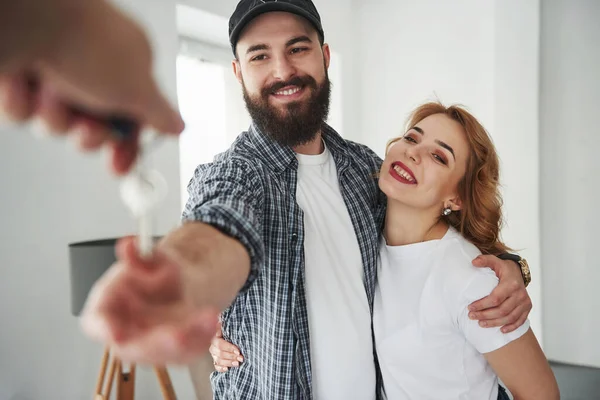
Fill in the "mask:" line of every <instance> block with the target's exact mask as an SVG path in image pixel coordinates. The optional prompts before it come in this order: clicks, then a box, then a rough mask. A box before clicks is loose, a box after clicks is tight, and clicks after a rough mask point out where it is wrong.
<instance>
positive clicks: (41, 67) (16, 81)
mask: <svg viewBox="0 0 600 400" xmlns="http://www.w3.org/2000/svg"><path fill="white" fill-rule="evenodd" d="M115 117H118V120H119V121H122V120H123V119H125V122H126V123H127V125H130V126H131V127H135V125H137V126H138V127H146V126H150V127H151V128H153V129H156V130H158V131H159V132H160V133H171V134H179V133H181V132H182V131H183V128H184V123H183V120H182V119H181V116H180V115H179V113H178V112H177V111H175V110H174V109H173V108H172V107H171V105H170V104H169V102H168V101H167V100H166V99H165V97H164V96H163V95H162V94H161V93H160V90H159V88H158V85H157V84H156V81H155V80H154V78H153V76H152V52H151V48H150V44H149V42H148V38H147V36H146V34H145V33H144V32H143V31H142V29H141V28H140V27H139V26H138V25H137V24H136V23H135V22H134V21H132V20H131V19H130V18H128V17H127V16H125V15H124V14H123V13H122V12H120V11H119V10H117V8H115V7H114V6H112V5H111V4H110V3H108V2H107V1H106V0H86V1H80V0H41V1H40V0H19V1H11V0H0V123H1V122H3V121H2V120H3V119H5V120H9V121H12V122H17V123H19V122H25V121H27V120H30V119H32V118H34V119H35V120H36V121H38V124H37V125H38V127H41V128H42V129H44V130H45V131H47V133H48V134H52V135H59V136H63V135H67V134H68V135H70V136H73V137H74V140H75V141H76V143H77V146H78V147H79V148H80V149H81V150H84V151H89V150H97V149H100V148H101V147H102V146H103V145H104V144H107V145H108V146H110V150H111V151H110V154H111V160H110V166H111V169H112V170H113V172H115V173H116V174H123V173H126V172H127V171H129V169H130V167H131V166H132V165H133V163H134V161H135V159H136V156H137V150H138V146H137V143H138V142H137V136H138V135H137V134H138V132H136V131H135V129H134V130H133V131H132V132H130V133H131V135H130V136H129V137H128V138H127V139H126V140H120V138H119V137H118V136H115V135H113V132H111V130H110V123H112V122H114V118H115ZM121 126H126V125H125V124H122V125H121Z"/></svg>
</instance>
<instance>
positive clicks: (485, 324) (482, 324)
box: [479, 321, 487, 327]
mask: <svg viewBox="0 0 600 400" xmlns="http://www.w3.org/2000/svg"><path fill="white" fill-rule="evenodd" d="M479 326H481V327H486V326H487V322H484V321H481V322H479Z"/></svg>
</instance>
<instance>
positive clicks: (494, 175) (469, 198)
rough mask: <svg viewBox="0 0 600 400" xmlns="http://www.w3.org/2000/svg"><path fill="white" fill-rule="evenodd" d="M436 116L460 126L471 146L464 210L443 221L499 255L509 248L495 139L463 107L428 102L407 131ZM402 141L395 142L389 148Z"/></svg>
mask: <svg viewBox="0 0 600 400" xmlns="http://www.w3.org/2000/svg"><path fill="white" fill-rule="evenodd" d="M434 114H443V115H445V116H447V117H448V118H450V119H451V120H453V121H456V122H457V123H458V124H460V126H462V128H463V131H464V133H465V136H466V139H467V143H468V144H469V156H468V158H467V168H466V172H465V175H464V176H463V177H462V179H461V180H460V182H459V184H458V194H459V197H460V199H461V201H462V208H461V210H459V211H457V212H453V213H451V214H450V215H448V216H442V218H444V219H445V220H446V222H447V223H448V224H449V225H451V226H453V227H454V228H456V230H458V231H459V232H460V233H461V234H462V235H463V236H464V237H465V238H466V239H467V240H469V241H470V242H471V243H473V244H474V245H475V246H477V248H478V249H479V250H480V251H481V252H482V253H484V254H493V255H498V254H500V253H504V252H506V251H508V250H509V248H508V247H507V246H506V245H505V244H504V243H502V241H501V240H500V230H501V228H502V196H501V195H500V176H499V175H500V166H499V160H498V154H497V153H496V148H495V146H494V144H493V142H492V139H491V138H490V136H489V134H488V132H487V131H486V129H485V128H484V127H483V126H482V125H481V123H479V121H478V120H477V119H476V118H475V117H474V116H473V115H471V114H470V113H469V112H468V111H467V110H466V109H465V108H463V107H461V106H459V105H452V106H450V107H446V106H444V105H443V104H441V103H439V102H430V103H425V104H423V105H421V106H419V107H418V108H417V109H416V110H414V111H413V112H412V113H411V114H410V116H409V118H408V122H407V129H406V131H408V130H409V129H411V128H412V127H414V126H415V125H416V124H417V123H419V122H420V121H422V120H423V119H425V118H427V117H429V116H431V115H434ZM400 139H401V137H398V138H395V139H392V140H391V141H390V142H389V143H388V145H387V147H388V148H389V146H390V145H392V144H393V143H394V142H396V141H398V140H400ZM386 151H387V150H386Z"/></svg>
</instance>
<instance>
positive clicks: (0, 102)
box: [0, 74, 35, 122]
mask: <svg viewBox="0 0 600 400" xmlns="http://www.w3.org/2000/svg"><path fill="white" fill-rule="evenodd" d="M34 107H35V101H34V95H33V93H32V92H31V90H30V89H29V84H28V82H27V78H26V77H25V76H24V75H23V74H18V75H14V74H13V75H0V114H1V115H2V117H3V118H5V119H7V120H9V121H12V122H23V121H25V120H27V119H29V118H30V117H31V115H32V113H33V110H34Z"/></svg>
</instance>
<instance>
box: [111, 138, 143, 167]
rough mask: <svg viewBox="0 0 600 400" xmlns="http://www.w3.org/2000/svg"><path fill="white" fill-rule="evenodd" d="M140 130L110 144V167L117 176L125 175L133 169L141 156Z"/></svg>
mask: <svg viewBox="0 0 600 400" xmlns="http://www.w3.org/2000/svg"><path fill="white" fill-rule="evenodd" d="M139 134H140V132H139V130H138V131H135V132H132V133H131V134H130V135H129V136H128V137H126V138H124V139H119V140H113V141H111V142H110V143H111V144H110V166H111V168H112V170H113V171H114V172H115V173H116V174H117V175H123V174H125V173H127V172H129V170H130V169H131V167H132V166H133V164H134V163H135V161H136V159H137V157H138V154H139Z"/></svg>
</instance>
